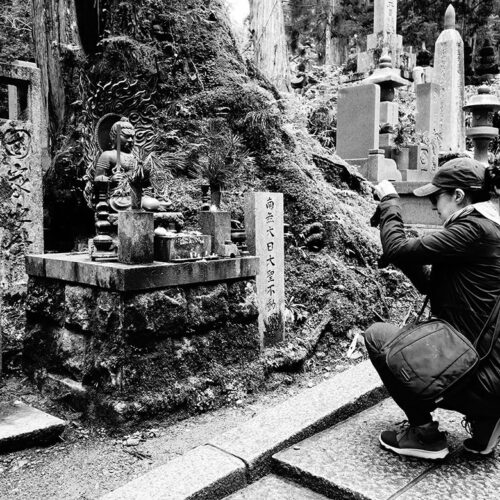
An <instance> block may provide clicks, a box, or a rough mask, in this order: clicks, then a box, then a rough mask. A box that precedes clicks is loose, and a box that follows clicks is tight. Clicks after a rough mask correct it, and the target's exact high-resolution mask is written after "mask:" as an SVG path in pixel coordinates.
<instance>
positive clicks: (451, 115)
mask: <svg viewBox="0 0 500 500" xmlns="http://www.w3.org/2000/svg"><path fill="white" fill-rule="evenodd" d="M444 28H445V29H444V31H442V32H441V34H440V35H439V37H438V39H437V41H436V46H435V52H434V76H433V82H435V83H437V84H439V85H440V97H439V133H440V134H441V147H440V151H441V152H442V153H459V152H463V151H465V119H464V112H463V106H464V99H465V96H464V94H465V74H464V43H463V41H462V37H461V36H460V34H459V32H458V31H457V30H456V29H455V9H454V8H453V6H452V5H451V4H450V5H449V6H448V9H447V10H446V14H445V17H444Z"/></svg>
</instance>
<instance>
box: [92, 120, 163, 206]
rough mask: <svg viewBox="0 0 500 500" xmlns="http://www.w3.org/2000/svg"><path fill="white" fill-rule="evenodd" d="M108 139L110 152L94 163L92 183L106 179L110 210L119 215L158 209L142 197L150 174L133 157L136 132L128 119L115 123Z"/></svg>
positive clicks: (150, 198)
mask: <svg viewBox="0 0 500 500" xmlns="http://www.w3.org/2000/svg"><path fill="white" fill-rule="evenodd" d="M109 137H110V139H111V144H112V145H113V146H114V148H113V149H110V150H107V151H103V152H102V153H101V155H100V156H99V158H98V159H97V165H96V169H95V175H94V182H97V181H99V180H102V179H104V178H107V179H108V180H109V187H110V194H109V206H110V208H111V209H112V210H114V211H117V212H120V211H122V210H127V209H129V208H133V209H138V208H141V205H142V207H143V208H145V209H146V210H152V211H155V210H157V209H158V206H157V205H158V201H157V200H156V199H154V198H152V197H151V196H144V197H143V196H142V189H143V188H144V187H147V186H148V185H149V171H148V170H146V169H145V168H144V167H143V165H142V164H141V163H140V162H139V160H138V159H137V157H136V156H135V155H134V154H133V149H134V144H135V128H134V126H133V125H132V124H131V123H130V122H129V121H128V119H127V118H122V119H121V120H119V121H117V122H116V123H114V124H113V125H112V127H111V129H110V132H109Z"/></svg>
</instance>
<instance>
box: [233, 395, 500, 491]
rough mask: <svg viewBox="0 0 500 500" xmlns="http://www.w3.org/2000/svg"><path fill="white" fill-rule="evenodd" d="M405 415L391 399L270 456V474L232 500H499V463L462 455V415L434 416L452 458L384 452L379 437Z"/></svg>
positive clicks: (438, 413) (446, 413)
mask: <svg viewBox="0 0 500 500" xmlns="http://www.w3.org/2000/svg"><path fill="white" fill-rule="evenodd" d="M403 419H404V415H403V413H402V412H401V410H400V409H399V408H397V406H396V405H395V403H393V402H392V400H389V399H386V400H384V401H382V402H381V403H379V404H377V405H375V406H373V407H371V408H369V409H367V410H365V411H363V412H361V413H359V414H357V415H354V416H352V417H351V418H349V419H347V420H345V421H344V422H341V423H339V424H337V425H335V426H333V427H331V428H330V429H327V430H325V431H323V432H321V433H318V434H316V435H314V436H312V437H310V438H308V439H305V440H304V441H301V442H299V443H297V444H296V445H293V446H291V447H289V448H288V449H286V450H284V451H281V452H279V453H277V454H275V455H274V456H273V472H274V474H277V475H272V476H266V477H265V478H263V479H261V480H260V481H258V482H256V483H253V484H251V485H250V486H248V487H247V488H245V489H244V490H241V491H239V492H237V493H235V494H233V495H232V496H230V497H228V498H229V499H231V500H257V499H259V500H261V499H269V500H271V499H278V500H279V499H285V498H286V499H287V500H299V499H322V498H342V499H350V498H352V499H366V500H393V499H398V500H416V499H418V500H421V499H426V500H450V499H454V500H490V499H491V500H497V499H498V498H500V458H495V457H492V458H486V459H484V458H483V459H473V458H471V457H470V456H466V455H465V454H464V453H463V449H462V441H463V440H464V439H465V438H466V437H467V434H466V433H465V430H464V429H463V428H462V426H461V423H460V422H461V415H459V414H457V413H453V412H448V411H444V410H438V411H437V412H436V413H435V419H438V420H439V421H440V425H441V428H442V429H443V430H446V431H447V432H448V433H449V434H448V441H449V445H450V451H451V453H450V455H449V456H448V457H447V458H446V459H445V460H444V461H441V462H438V463H433V462H429V461H424V460H419V459H414V458H408V457H399V456H397V455H395V454H392V453H389V452H386V451H384V450H382V449H381V448H380V447H379V444H378V435H379V433H380V432H381V431H382V430H384V429H387V428H391V426H392V425H393V424H394V423H395V422H398V421H402V420H403Z"/></svg>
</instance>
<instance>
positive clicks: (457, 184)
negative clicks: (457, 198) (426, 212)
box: [413, 158, 486, 196]
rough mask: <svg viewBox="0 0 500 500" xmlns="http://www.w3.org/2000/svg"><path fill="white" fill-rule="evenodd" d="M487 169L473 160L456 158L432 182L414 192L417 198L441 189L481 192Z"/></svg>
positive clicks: (439, 171)
mask: <svg viewBox="0 0 500 500" xmlns="http://www.w3.org/2000/svg"><path fill="white" fill-rule="evenodd" d="M485 172H486V167H485V166H484V165H483V164H482V163H480V162H478V161H477V160H473V159H472V158H455V159H453V160H450V161H447V162H446V163H445V164H444V165H443V166H442V167H440V168H439V169H438V171H437V172H436V174H435V175H434V177H433V179H432V181H431V182H430V183H429V184H426V185H425V186H422V187H419V188H417V189H415V191H413V194H414V195H415V196H430V195H431V194H433V193H436V192H437V191H440V190H441V189H446V190H448V189H450V190H452V189H457V188H460V189H464V190H469V191H480V190H482V189H484V188H483V184H484V175H485Z"/></svg>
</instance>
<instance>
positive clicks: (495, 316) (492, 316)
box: [474, 295, 500, 361]
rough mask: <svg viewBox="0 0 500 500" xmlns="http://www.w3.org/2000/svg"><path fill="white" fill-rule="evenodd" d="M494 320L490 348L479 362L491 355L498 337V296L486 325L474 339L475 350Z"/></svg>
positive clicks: (499, 323) (499, 303)
mask: <svg viewBox="0 0 500 500" xmlns="http://www.w3.org/2000/svg"><path fill="white" fill-rule="evenodd" d="M495 320H496V322H495V330H494V331H493V336H492V338H491V343H490V347H489V348H488V351H487V352H486V354H485V355H484V356H481V359H480V361H483V360H484V359H486V358H487V357H488V356H489V355H490V354H491V351H492V350H493V346H494V345H495V343H496V341H497V339H498V335H499V334H500V295H499V296H498V298H497V301H496V302H495V305H494V306H493V309H492V310H491V313H490V315H489V316H488V319H487V320H486V323H485V324H484V326H483V328H482V330H481V332H480V333H479V335H478V336H477V337H476V340H475V341H474V347H475V348H476V349H477V345H478V343H479V341H480V340H481V338H482V337H483V335H484V334H485V333H486V332H487V331H488V328H489V327H490V326H491V324H492V323H493V321H495Z"/></svg>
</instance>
